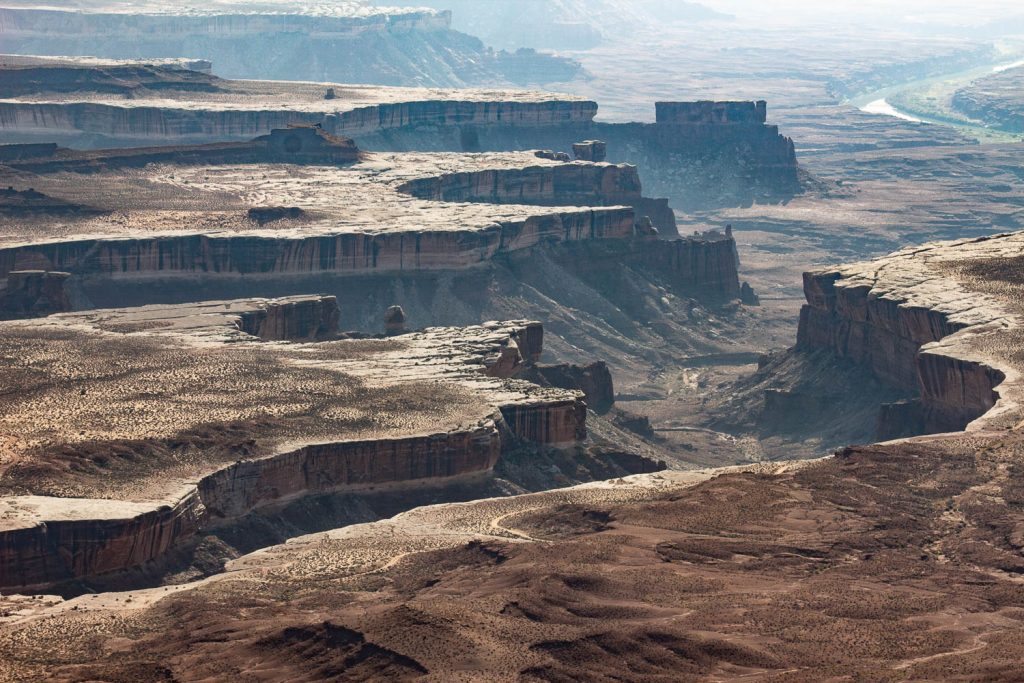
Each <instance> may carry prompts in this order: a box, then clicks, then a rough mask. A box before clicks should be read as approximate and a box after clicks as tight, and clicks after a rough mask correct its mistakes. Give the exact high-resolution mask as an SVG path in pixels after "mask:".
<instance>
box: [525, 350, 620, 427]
mask: <svg viewBox="0 0 1024 683" xmlns="http://www.w3.org/2000/svg"><path fill="white" fill-rule="evenodd" d="M521 376H522V377H524V378H525V379H529V380H530V381H532V382H535V383H537V384H542V385H545V386H552V387H558V388H560V389H573V390H576V391H582V392H583V396H584V398H585V399H586V401H587V408H589V409H590V410H593V411H594V412H595V413H597V414H599V415H603V414H605V413H607V412H608V411H609V410H611V409H612V406H614V405H615V387H614V384H613V382H612V373H611V371H610V370H609V369H608V364H607V363H605V362H604V361H595V362H593V363H591V364H589V365H571V364H569V363H561V364H558V365H541V364H538V365H534V366H532V367H530V368H529V370H528V371H527V372H526V373H525V374H523V375H521Z"/></svg>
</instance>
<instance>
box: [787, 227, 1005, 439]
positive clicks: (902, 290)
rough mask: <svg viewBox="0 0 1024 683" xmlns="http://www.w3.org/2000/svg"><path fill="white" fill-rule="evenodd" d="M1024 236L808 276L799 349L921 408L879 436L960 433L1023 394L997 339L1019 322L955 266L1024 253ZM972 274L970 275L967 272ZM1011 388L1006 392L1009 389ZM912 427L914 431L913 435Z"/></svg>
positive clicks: (900, 413)
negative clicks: (859, 373)
mask: <svg viewBox="0 0 1024 683" xmlns="http://www.w3.org/2000/svg"><path fill="white" fill-rule="evenodd" d="M1019 241H1020V236H1019V235H1011V236H1002V237H1000V238H994V239H988V238H984V239H981V240H965V241H962V242H956V243H944V244H937V245H928V246H926V247H922V248H915V249H907V250H904V251H901V252H897V253H895V254H892V255H890V256H888V257H885V258H882V259H879V260H877V261H873V262H869V263H864V264H856V265H853V266H846V267H843V268H839V269H836V270H826V271H819V272H814V273H807V274H805V276H804V291H805V294H806V298H807V305H805V306H804V307H803V309H802V311H801V314H800V328H799V333H798V334H799V336H798V344H797V348H798V349H806V350H810V349H827V350H829V351H830V352H831V353H833V354H835V355H836V356H838V357H840V358H844V359H848V360H851V361H853V362H854V363H857V364H859V365H861V366H863V367H865V368H868V369H869V370H870V371H871V373H872V374H873V375H874V376H875V377H877V378H879V379H880V380H882V381H883V382H885V383H886V384H888V385H890V386H893V387H896V388H898V389H901V390H904V391H906V392H908V393H912V394H916V395H917V396H918V398H917V399H915V400H912V401H908V402H904V403H899V404H892V405H887V406H885V407H884V408H883V410H882V414H881V415H880V417H879V431H880V435H881V436H882V437H883V438H884V437H887V436H905V435H906V433H907V432H908V431H915V432H916V433H936V432H947V431H960V430H962V429H964V428H966V427H968V425H970V424H971V423H974V421H975V420H978V418H981V417H982V416H986V415H991V414H995V413H997V412H998V411H993V408H995V407H996V406H997V403H999V402H1000V400H1010V399H1009V398H1008V397H1009V396H1010V395H1011V394H1012V393H1013V392H1015V391H1016V389H1015V381H1014V382H1009V381H1008V376H1009V375H1013V376H1016V371H1015V370H1012V369H1011V368H1010V364H1008V363H1007V361H1006V360H1005V359H1001V358H999V357H998V354H996V355H993V353H992V351H985V350H984V349H986V348H988V344H989V343H988V341H987V339H988V338H989V337H991V336H992V335H996V334H999V333H1000V332H1001V330H1004V329H1006V327H1008V326H1010V327H1012V326H1014V325H1016V324H1017V323H1015V322H1011V321H1012V320H1013V318H1014V314H1012V313H1010V312H1009V309H1008V307H1007V305H1006V303H1004V302H1001V301H999V300H992V299H991V297H988V296H986V295H984V294H980V293H977V292H971V291H970V289H971V288H974V287H977V285H975V284H973V283H971V282H965V281H963V280H962V279H960V278H958V277H957V272H956V271H955V270H953V269H954V268H955V267H957V266H954V265H953V264H959V263H969V262H971V260H978V259H984V258H993V257H996V256H999V255H1000V254H1002V253H1004V252H1006V251H1007V250H1009V251H1010V252H1012V253H1019V252H1017V251H1016V250H1017V249H1019ZM960 267H962V266H960ZM1001 385H1003V386H1001ZM907 425H910V427H908V426H907Z"/></svg>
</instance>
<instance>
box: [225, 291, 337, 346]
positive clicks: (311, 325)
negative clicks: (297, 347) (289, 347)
mask: <svg viewBox="0 0 1024 683" xmlns="http://www.w3.org/2000/svg"><path fill="white" fill-rule="evenodd" d="M340 321H341V310H340V309H339V308H338V300H337V299H336V298H335V297H333V296H321V297H292V298H290V299H276V300H273V301H268V302H267V303H266V305H264V306H259V307H256V308H254V309H253V310H249V311H244V312H243V313H241V314H240V323H241V329H242V331H243V332H245V333H247V334H251V335H253V336H254V337H259V338H260V339H263V340H264V341H285V340H287V341H312V340H315V339H323V338H325V337H330V336H332V335H334V334H336V333H337V331H338V324H339V322H340Z"/></svg>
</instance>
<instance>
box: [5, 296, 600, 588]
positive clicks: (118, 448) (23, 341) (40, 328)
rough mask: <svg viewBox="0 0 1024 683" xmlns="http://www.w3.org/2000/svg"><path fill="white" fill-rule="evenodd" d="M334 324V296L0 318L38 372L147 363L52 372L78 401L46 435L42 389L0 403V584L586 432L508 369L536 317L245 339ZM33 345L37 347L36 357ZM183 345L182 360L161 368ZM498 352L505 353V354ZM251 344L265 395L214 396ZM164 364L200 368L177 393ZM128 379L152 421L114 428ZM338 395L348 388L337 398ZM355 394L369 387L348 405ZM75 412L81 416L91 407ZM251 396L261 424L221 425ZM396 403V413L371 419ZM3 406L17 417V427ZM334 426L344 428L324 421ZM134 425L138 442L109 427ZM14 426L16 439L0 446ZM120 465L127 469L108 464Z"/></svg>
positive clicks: (531, 339)
mask: <svg viewBox="0 0 1024 683" xmlns="http://www.w3.org/2000/svg"><path fill="white" fill-rule="evenodd" d="M336 325H337V302H336V301H335V300H334V299H333V297H306V298H292V299H288V300H271V301H267V300H248V301H236V302H209V303H205V304H191V305H184V306H151V307H143V308H139V309H121V310H107V311H94V312H91V313H86V314H63V315H59V316H54V317H51V318H48V319H45V320H41V321H33V322H17V323H5V326H0V344H3V346H4V347H5V348H7V349H14V348H15V347H17V348H20V349H22V351H21V355H22V356H25V357H26V358H30V360H28V361H27V362H31V363H32V365H33V367H34V368H35V370H34V372H35V373H37V374H38V373H43V374H45V373H48V372H53V373H58V374H60V373H61V372H62V371H61V367H62V363H63V362H64V357H63V355H62V354H63V353H64V352H63V351H62V350H61V349H62V344H64V343H71V344H73V345H74V347H77V348H84V347H88V346H90V345H97V344H98V346H96V348H98V349H102V352H99V351H96V352H92V353H102V354H106V355H111V356H112V357H124V356H126V355H128V354H134V356H135V357H136V362H138V363H142V367H143V368H146V369H144V370H143V371H142V374H141V375H139V374H137V372H138V371H137V370H132V369H126V370H124V372H123V374H121V375H115V376H113V377H111V376H108V375H103V374H102V373H103V372H104V370H103V368H106V367H108V366H107V365H106V363H105V361H103V360H102V359H95V361H94V362H97V363H100V365H99V366H98V371H99V372H100V373H101V375H98V376H97V377H96V378H93V379H89V377H90V375H89V374H88V373H89V372H90V370H89V369H88V368H83V369H82V370H81V371H80V372H82V373H85V374H84V375H83V376H82V377H81V378H77V376H72V377H63V378H62V380H61V383H60V389H59V391H60V392H65V391H66V392H67V394H68V395H74V396H76V397H79V398H77V399H76V401H77V403H79V404H81V405H80V406H79V407H76V408H74V409H73V415H71V416H69V417H67V418H66V419H60V420H59V422H58V424H59V425H62V427H61V428H62V429H64V430H65V431H67V433H66V434H65V435H64V436H58V435H56V434H55V433H54V432H53V431H50V432H49V433H50V434H51V436H50V437H47V438H46V439H45V440H39V439H37V438H36V436H37V435H36V432H37V431H38V430H39V429H47V428H46V427H45V426H43V424H42V423H37V422H33V420H36V418H38V417H39V416H38V415H37V416H36V418H31V417H30V415H31V413H32V412H33V409H31V405H30V403H31V402H32V401H35V400H39V401H41V402H42V404H43V405H53V407H51V408H50V409H49V410H50V411H51V412H52V411H58V412H59V410H58V408H57V407H56V405H55V402H56V401H57V395H56V394H55V395H54V396H53V397H49V396H47V395H46V394H43V395H40V396H39V397H38V398H36V397H34V396H35V395H34V394H33V392H27V393H24V394H22V397H21V398H19V397H17V396H13V395H9V396H7V398H6V399H5V418H4V424H3V425H0V434H2V435H4V438H5V443H7V444H8V446H9V448H14V449H15V450H18V456H17V457H16V458H15V459H14V460H13V464H10V463H9V464H7V466H6V467H5V470H4V471H3V472H2V473H0V485H2V486H3V490H4V493H5V494H6V495H5V496H4V497H2V498H0V508H2V510H3V520H4V521H3V524H2V525H0V586H2V587H3V588H4V589H8V590H9V589H18V590H26V589H39V588H41V587H44V586H52V585H54V584H60V583H63V582H68V581H72V580H78V579H82V578H85V577H88V576H92V575H97V574H103V573H108V572H114V571H120V570H124V569H128V568H131V567H136V566H138V565H140V564H144V563H147V562H153V561H159V560H160V559H161V558H162V557H163V556H164V555H165V554H166V553H167V552H169V551H170V550H172V549H173V548H175V547H176V546H178V545H180V544H181V543H182V542H184V541H186V540H188V539H189V538H191V537H192V536H194V535H195V534H196V533H197V532H199V531H201V530H202V529H204V528H208V527H210V526H211V525H219V524H224V523H226V522H228V521H231V520H234V519H237V518H239V517H242V516H245V515H246V514H248V513H250V512H251V511H253V510H254V509H256V508H258V507H263V506H268V505H281V504H283V503H286V502H288V501H289V500H293V499H295V498H299V497H304V496H311V495H317V494H324V493H331V492H337V491H348V490H363V489H367V488H374V487H381V486H385V487H387V486H402V485H406V484H410V483H413V482H415V483H416V484H417V485H420V486H422V485H432V484H440V483H444V482H452V481H455V480H458V479H465V478H467V477H469V478H473V477H484V476H486V475H487V473H488V472H489V471H490V470H491V469H492V468H493V467H494V465H495V463H496V462H497V460H498V458H499V456H500V454H501V451H502V447H503V445H510V444H512V443H523V442H526V443H532V444H534V445H537V444H542V445H546V446H549V447H552V446H555V447H557V446H564V445H571V444H574V443H576V442H577V441H579V440H581V439H583V438H585V437H586V408H585V405H584V403H583V400H582V398H583V396H582V394H581V393H578V392H574V391H565V390H559V389H552V388H543V387H539V386H536V385H533V384H530V383H528V382H525V381H522V380H518V379H510V377H511V375H513V374H518V372H519V370H520V368H521V367H524V366H526V365H529V364H530V363H532V362H533V360H534V359H535V358H536V357H538V356H539V355H540V353H541V351H542V344H543V341H542V339H543V329H542V328H541V327H540V325H539V324H537V323H530V322H517V323H506V324H499V323H491V324H488V325H485V326H479V327H474V328H468V329H448V328H437V329H431V330H426V331H423V332H420V333H414V334H407V335H402V336H398V337H392V338H390V339H388V340H383V339H382V340H352V341H334V342H326V343H313V344H282V343H280V342H276V343H273V344H269V345H267V344H260V342H259V341H257V340H256V339H255V337H254V336H253V334H254V333H257V334H259V335H260V337H262V338H264V339H268V340H280V339H308V338H311V337H313V336H317V335H321V334H323V333H324V332H325V331H332V332H333V330H331V329H329V328H332V327H336ZM55 339H59V340H61V341H60V342H55V341H54V340H55ZM40 344H41V345H42V346H39V345H40ZM37 348H38V349H40V350H42V349H46V350H43V351H41V352H42V353H43V355H42V356H40V355H39V353H40V351H38V350H35V349H37ZM133 349H134V351H133ZM83 352H84V351H83ZM182 352H184V353H186V354H188V355H189V357H191V358H192V360H191V364H192V365H194V368H193V369H191V370H189V369H182V368H181V367H180V363H178V364H175V362H174V360H173V359H174V358H175V357H176V355H177V354H179V353H182ZM509 352H511V354H512V355H513V356H514V358H513V362H512V363H511V364H506V363H504V362H503V360H502V359H504V358H506V357H507V356H508V354H509ZM252 353H255V354H256V357H257V358H259V361H258V365H257V367H256V368H254V371H255V372H256V373H257V374H258V375H264V376H272V377H274V378H275V379H274V381H273V383H272V385H270V386H267V387H266V389H265V390H264V389H259V391H267V392H269V393H266V394H265V395H259V394H257V393H252V392H254V391H257V389H256V388H255V387H256V384H257V383H258V380H255V379H250V380H244V379H243V380H242V384H241V385H239V386H241V387H253V388H251V389H240V390H238V394H237V395H235V394H234V393H233V391H232V390H227V391H225V389H223V388H219V387H218V386H217V384H216V382H217V381H218V380H217V379H215V377H216V376H217V375H218V373H219V372H220V370H218V369H217V364H218V363H219V362H220V360H218V359H228V358H233V357H241V358H245V357H246V356H247V355H249V354H252ZM161 368H163V369H161ZM313 368H316V369H317V372H318V373H319V374H320V375H322V376H324V377H326V378H327V384H325V385H323V387H322V388H319V389H316V388H314V387H313V386H310V385H309V384H308V382H309V381H310V379H303V378H304V377H307V374H308V373H307V369H310V370H311V369H313ZM179 372H186V373H188V372H197V373H198V374H197V376H196V377H195V380H194V382H193V386H191V387H190V389H189V390H187V391H185V392H179V391H178V390H176V389H173V388H170V387H168V388H167V389H166V390H165V389H162V388H161V387H160V385H159V381H160V380H159V379H158V376H159V375H160V374H161V373H163V375H164V376H165V377H167V378H168V379H166V380H165V382H171V381H174V379H173V378H175V377H177V373H179ZM239 372H241V369H239V370H232V371H229V374H239ZM168 373H170V374H168ZM5 374H6V375H7V377H6V378H5V382H7V383H10V382H13V381H16V377H18V376H20V375H21V374H23V372H22V370H19V368H18V367H11V368H8V369H7V370H6V371H5ZM207 375H209V376H207ZM142 377H145V378H146V380H145V381H146V383H147V385H148V386H149V387H150V388H148V389H147V390H146V391H145V393H143V394H140V395H138V396H137V397H136V398H134V399H131V405H132V408H131V409H130V411H129V415H133V414H134V415H138V414H149V413H153V414H158V415H159V416H160V417H159V418H153V420H152V421H150V422H146V421H143V423H142V424H140V423H139V421H138V420H137V419H136V418H128V419H127V421H119V418H117V417H114V416H116V415H118V414H120V409H119V408H118V404H119V402H120V401H121V400H123V399H122V398H121V397H122V396H129V397H130V396H132V395H133V394H132V392H134V389H133V387H134V386H136V384H135V382H136V381H137V378H142ZM332 378H334V379H332ZM220 381H223V380H220ZM293 381H297V382H298V384H297V385H296V388H297V389H298V390H299V392H300V394H299V396H303V397H306V399H305V400H311V401H313V405H315V406H317V407H314V408H304V407H302V406H297V407H296V408H294V409H291V410H288V409H284V411H283V412H282V408H283V407H284V406H287V405H288V404H289V403H290V402H292V401H295V400H298V399H297V398H295V397H292V398H289V396H290V394H289V393H288V392H289V391H290V389H289V386H290V385H291V384H292V382H293ZM278 385H279V388H275V387H277V386H278ZM53 386H56V385H53ZM346 387H348V388H347V389H346ZM359 387H363V388H359ZM353 388H355V390H356V391H357V393H356V394H351V395H350V394H346V391H348V392H351V391H352V390H353ZM366 390H370V391H371V393H370V394H367V395H366V396H364V397H359V395H358V394H359V392H365V391H366ZM55 391H57V390H56V389H55ZM247 391H248V392H250V393H252V395H251V396H250V395H247V394H246V392H247ZM325 392H326V394H327V395H330V394H331V393H332V392H333V393H334V394H336V395H337V398H336V399H329V400H328V403H326V404H324V403H323V399H322V398H316V394H318V393H319V394H324V393H325ZM452 392H455V393H452ZM467 392H468V393H467ZM61 395H64V394H61ZM216 395H221V396H223V398H222V399H221V401H220V402H219V403H218V406H219V407H217V408H212V407H211V408H207V409H206V410H205V411H204V410H196V409H195V408H193V406H197V407H198V406H202V405H209V404H210V402H211V400H212V398H211V397H213V396H216ZM111 396H112V398H111ZM374 396H376V398H373V397H374ZM26 401H27V402H26ZM97 402H98V403H97ZM439 403H442V404H449V405H450V406H451V407H450V408H438V405H437V404H439ZM101 404H105V405H103V407H102V408H101ZM91 405H94V406H95V410H97V411H99V412H97V413H95V414H96V416H97V417H89V416H90V415H91V414H92V411H93V408H90V407H89V406H91ZM460 405H461V406H462V407H461V408H460V407H458V406H460ZM254 406H255V407H256V410H257V412H265V415H264V417H254V418H251V419H249V422H246V423H244V424H240V423H238V420H237V417H233V415H234V416H238V417H240V416H243V415H247V414H250V411H251V410H252V409H253V407H254ZM453 408H454V409H455V410H456V413H455V414H454V416H453V415H451V411H452V409H453ZM396 410H402V411H404V412H405V415H403V416H402V417H400V418H388V417H387V416H388V415H390V414H392V413H393V412H394V411H396ZM360 412H362V413H365V415H366V417H364V418H359V419H356V421H355V422H352V421H351V419H350V418H348V417H345V416H346V415H347V414H352V413H356V414H358V413H360ZM19 415H23V416H24V419H27V420H29V422H28V423H26V422H19V420H21V418H19ZM48 416H49V415H48ZM98 416H102V418H100V417H98ZM215 416H219V417H215ZM94 419H102V420H105V421H106V420H113V423H109V422H108V423H107V424H108V425H109V424H113V425H114V426H113V427H110V426H108V427H107V428H106V429H107V431H106V433H103V435H102V437H100V438H101V439H102V440H101V441H98V442H88V441H82V439H83V438H86V437H82V436H80V435H79V434H85V433H86V432H85V430H88V429H90V424H89V423H90V420H94ZM210 419H216V420H219V423H206V424H205V425H203V426H198V427H197V426H196V425H198V423H197V422H196V420H210ZM339 419H340V420H341V423H340V425H345V424H351V425H352V426H349V427H344V426H332V425H335V424H339V423H338V420H339ZM389 420H393V422H391V423H390V424H389ZM367 421H369V423H368V424H364V423H366V422H367ZM373 421H377V422H379V423H380V424H379V425H377V426H373V424H372V422H373ZM18 424H20V425H21V427H20V428H19V427H18V426H17V425H18ZM28 424H32V426H31V427H28V426H27V425H28ZM146 424H151V426H148V427H147V426H145V425H146ZM139 428H142V429H143V430H144V431H143V434H142V435H143V436H144V437H145V438H142V439H140V438H133V439H131V438H125V437H124V436H120V435H121V434H125V435H127V434H135V433H137V430H138V429H139ZM68 430H70V431H68ZM78 430H81V431H78ZM15 433H16V434H17V437H16V439H17V441H16V442H15V441H12V440H11V439H8V438H7V437H8V436H9V435H12V434H15ZM11 444H14V445H13V446H12V445H11ZM125 454H128V455H125ZM174 454H177V455H174ZM168 455H171V459H170V460H167V456H168ZM126 457H127V459H128V461H129V462H133V463H136V464H138V463H142V464H141V465H138V468H137V469H136V470H134V471H130V470H124V471H122V469H121V468H122V467H123V465H122V464H121V459H122V458H126ZM186 463H188V464H187V465H186ZM133 467H134V465H133ZM61 491H64V492H65V493H63V494H62V493H60V492H61Z"/></svg>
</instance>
